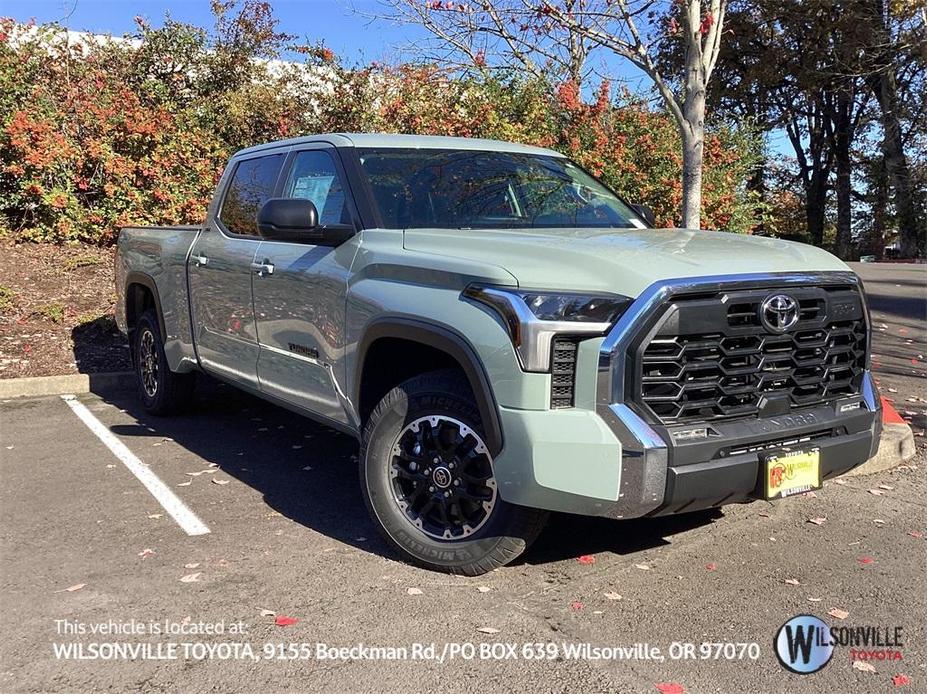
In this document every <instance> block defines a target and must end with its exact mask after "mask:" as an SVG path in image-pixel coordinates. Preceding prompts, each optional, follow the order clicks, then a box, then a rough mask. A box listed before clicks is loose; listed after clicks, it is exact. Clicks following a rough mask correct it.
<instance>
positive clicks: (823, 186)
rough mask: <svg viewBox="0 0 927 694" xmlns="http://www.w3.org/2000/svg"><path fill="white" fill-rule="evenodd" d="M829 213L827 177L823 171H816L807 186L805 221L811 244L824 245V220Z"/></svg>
mask: <svg viewBox="0 0 927 694" xmlns="http://www.w3.org/2000/svg"><path fill="white" fill-rule="evenodd" d="M826 211H827V177H826V175H824V174H822V173H821V171H814V172H812V174H811V179H810V180H809V181H808V184H807V185H806V186H805V220H806V222H807V224H808V234H809V235H810V236H811V243H812V244H813V245H815V246H818V247H821V246H823V245H824V220H825V215H826Z"/></svg>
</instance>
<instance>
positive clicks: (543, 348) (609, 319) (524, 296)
mask: <svg viewBox="0 0 927 694" xmlns="http://www.w3.org/2000/svg"><path fill="white" fill-rule="evenodd" d="M463 295H464V296H465V297H467V298H468V299H472V300H473V301H478V302H480V303H481V304H484V305H486V306H489V307H491V308H492V309H493V310H494V311H495V312H496V313H497V314H499V316H500V317H501V318H502V322H503V323H504V325H505V327H506V330H507V331H508V333H509V337H511V338H512V344H513V345H514V346H515V351H516V352H517V353H518V358H519V360H520V361H521V365H522V368H524V369H525V370H526V371H540V372H544V371H547V370H549V368H550V345H551V340H552V339H553V336H554V335H557V334H560V333H567V334H571V335H583V334H588V335H602V334H604V333H605V332H606V331H607V330H608V329H609V328H610V327H611V326H612V325H614V323H615V321H617V320H618V318H619V317H620V316H621V314H622V313H624V312H625V310H626V309H627V308H628V306H630V305H631V302H632V301H633V299H630V298H628V297H626V296H621V295H619V294H581V293H574V292H545V291H535V290H528V289H514V288H508V287H504V288H503V287H485V286H482V285H471V286H469V287H467V288H466V289H465V290H464V292H463Z"/></svg>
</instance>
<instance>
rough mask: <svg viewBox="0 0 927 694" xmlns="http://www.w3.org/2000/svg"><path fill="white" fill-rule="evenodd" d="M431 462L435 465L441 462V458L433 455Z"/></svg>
mask: <svg viewBox="0 0 927 694" xmlns="http://www.w3.org/2000/svg"><path fill="white" fill-rule="evenodd" d="M431 462H433V463H434V464H435V465H437V464H438V463H440V462H441V459H440V458H438V457H437V456H435V458H434V460H432V461H431Z"/></svg>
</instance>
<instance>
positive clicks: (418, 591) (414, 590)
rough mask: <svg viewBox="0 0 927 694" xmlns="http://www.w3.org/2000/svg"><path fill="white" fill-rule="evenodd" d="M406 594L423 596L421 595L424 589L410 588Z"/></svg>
mask: <svg viewBox="0 0 927 694" xmlns="http://www.w3.org/2000/svg"><path fill="white" fill-rule="evenodd" d="M406 594H407V595H421V594H422V589H421V588H409V589H408V590H407V591H406Z"/></svg>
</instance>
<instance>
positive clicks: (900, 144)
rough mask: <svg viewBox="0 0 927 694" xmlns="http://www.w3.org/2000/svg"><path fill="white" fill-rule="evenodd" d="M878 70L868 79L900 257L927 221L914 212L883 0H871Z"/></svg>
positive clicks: (918, 239) (912, 250)
mask: <svg viewBox="0 0 927 694" xmlns="http://www.w3.org/2000/svg"><path fill="white" fill-rule="evenodd" d="M872 9H873V14H874V15H875V16H874V20H875V21H874V26H875V36H876V41H877V45H878V49H877V51H878V53H877V55H876V57H875V59H876V63H877V68H878V71H877V72H875V73H873V74H872V76H871V77H870V79H869V86H870V88H871V89H872V92H873V94H875V97H876V99H877V100H878V102H879V110H880V111H881V120H882V133H883V138H882V153H883V155H884V157H885V168H886V170H887V171H888V175H889V178H890V179H891V182H892V187H893V188H894V189H895V213H896V217H897V219H898V230H899V232H900V237H901V257H902V258H911V257H914V255H915V254H916V253H917V251H918V245H919V244H922V243H923V242H924V241H923V240H924V237H925V236H927V222H925V221H924V219H923V217H921V216H920V215H918V213H917V203H916V200H915V197H914V187H913V186H912V184H911V171H910V169H909V168H908V159H907V157H906V156H905V153H904V141H903V138H902V135H901V123H900V122H899V118H898V88H897V85H896V82H895V66H894V63H893V55H892V53H891V48H890V46H891V37H890V35H889V31H888V22H887V18H886V16H885V8H884V6H883V4H882V0H872Z"/></svg>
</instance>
